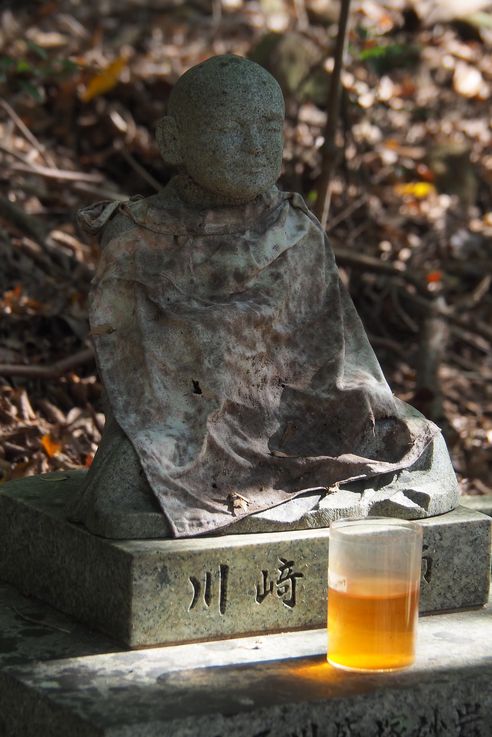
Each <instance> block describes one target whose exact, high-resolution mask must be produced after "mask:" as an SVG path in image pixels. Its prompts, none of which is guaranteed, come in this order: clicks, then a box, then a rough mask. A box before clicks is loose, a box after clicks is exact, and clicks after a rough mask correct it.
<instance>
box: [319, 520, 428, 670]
mask: <svg viewBox="0 0 492 737" xmlns="http://www.w3.org/2000/svg"><path fill="white" fill-rule="evenodd" d="M421 560H422V527H421V526H420V525H417V524H415V523H414V522H407V521H403V520H399V519H393V518H385V517H369V518H365V519H341V520H337V521H336V522H333V523H332V524H331V526H330V546H329V561H328V662H329V663H331V665H334V666H335V667H337V668H343V669H346V670H355V671H381V670H396V669H399V668H405V667H407V666H409V665H411V664H412V663H413V661H414V659H415V639H416V629H417V620H418V609H419V593H420V571H421Z"/></svg>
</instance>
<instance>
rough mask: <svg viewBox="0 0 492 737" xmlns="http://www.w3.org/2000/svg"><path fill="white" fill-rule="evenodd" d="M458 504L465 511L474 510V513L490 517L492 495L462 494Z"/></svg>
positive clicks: (491, 514)
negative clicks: (465, 509)
mask: <svg viewBox="0 0 492 737" xmlns="http://www.w3.org/2000/svg"><path fill="white" fill-rule="evenodd" d="M460 504H461V505H462V506H463V507H466V508H467V509H474V510H475V512H482V514H488V516H489V517H492V494H483V495H482V494H480V495H478V494H473V495H471V494H464V495H463V496H461V497H460Z"/></svg>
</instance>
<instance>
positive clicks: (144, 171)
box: [119, 147, 162, 192]
mask: <svg viewBox="0 0 492 737" xmlns="http://www.w3.org/2000/svg"><path fill="white" fill-rule="evenodd" d="M119 153H120V154H121V155H122V156H123V158H124V159H125V161H126V162H127V163H128V164H130V166H131V167H132V169H133V170H134V171H135V172H137V174H138V175H139V176H141V177H142V179H143V180H144V181H145V182H147V184H150V186H151V187H152V188H153V189H155V191H156V192H161V191H162V184H159V182H158V181H157V179H155V178H154V177H153V176H152V174H150V173H149V172H148V171H147V169H145V168H144V167H143V166H142V165H141V164H139V163H138V161H137V160H136V159H135V158H134V157H133V156H132V155H131V153H130V152H129V151H127V149H126V148H123V147H122V148H119Z"/></svg>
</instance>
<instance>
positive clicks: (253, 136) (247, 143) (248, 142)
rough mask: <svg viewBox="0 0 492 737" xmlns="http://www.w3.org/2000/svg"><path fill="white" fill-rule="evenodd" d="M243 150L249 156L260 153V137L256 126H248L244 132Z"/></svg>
mask: <svg viewBox="0 0 492 737" xmlns="http://www.w3.org/2000/svg"><path fill="white" fill-rule="evenodd" d="M244 148H245V149H246V150H247V151H248V153H251V154H260V153H261V152H262V149H263V147H262V144H261V135H260V131H259V130H258V128H257V127H256V126H249V127H248V128H247V129H246V130H245V132H244Z"/></svg>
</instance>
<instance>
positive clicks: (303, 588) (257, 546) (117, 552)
mask: <svg viewBox="0 0 492 737" xmlns="http://www.w3.org/2000/svg"><path fill="white" fill-rule="evenodd" d="M46 478H47V479H48V481H47V480H46V479H45V480H43V478H42V477H34V478H30V479H23V480H22V481H20V482H17V483H15V484H13V483H12V484H9V485H8V487H5V489H4V491H2V492H1V493H0V579H2V580H5V581H9V582H11V583H13V584H15V585H16V586H17V587H18V588H19V589H20V590H21V591H22V592H24V593H26V594H31V595H34V596H36V597H39V598H40V599H42V600H44V601H47V602H49V603H50V604H52V605H53V606H55V607H56V608H57V609H60V610H62V611H65V612H67V613H68V614H72V615H73V616H75V617H77V618H78V619H80V620H81V621H83V622H86V623H87V624H89V625H91V626H93V627H95V628H97V629H100V630H102V631H104V632H106V633H107V634H109V635H110V636H112V637H115V638H117V639H118V640H120V641H122V642H124V643H126V644H128V645H130V646H131V647H140V646H144V645H156V644H167V643H172V642H186V641H193V640H204V639H211V638H221V637H222V638H223V637H231V636H238V635H243V634H250V633H255V632H268V631H279V630H293V629H300V628H303V629H307V628H312V627H318V626H321V625H322V624H323V623H324V621H325V617H326V578H327V576H326V570H327V560H328V543H329V530H328V529H320V530H302V531H289V532H276V533H268V534H254V535H253V534H251V535H229V536H223V537H207V538H193V539H188V540H183V539H182V540H129V541H111V540H106V539H104V538H100V537H97V536H94V535H91V534H90V533H88V532H87V531H86V530H84V529H83V528H81V527H78V526H76V525H73V524H70V523H68V522H67V521H66V520H65V516H64V509H65V506H66V505H67V503H68V502H69V500H70V494H71V493H73V485H74V484H73V477H71V476H67V475H65V474H62V475H61V476H59V477H58V478H59V479H60V480H59V481H55V480H53V476H48V477H46ZM418 524H421V525H422V526H423V530H424V550H423V562H422V595H421V611H423V612H429V611H440V610H447V609H459V608H464V607H475V606H481V605H482V604H484V603H485V601H486V600H487V594H488V588H489V566H490V527H491V521H490V519H489V518H488V517H485V516H484V515H481V514H480V513H478V512H473V511H468V510H464V509H462V508H458V509H457V510H454V511H453V512H449V513H447V514H445V515H441V516H440V517H434V518H428V519H424V520H420V521H419V522H418Z"/></svg>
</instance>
